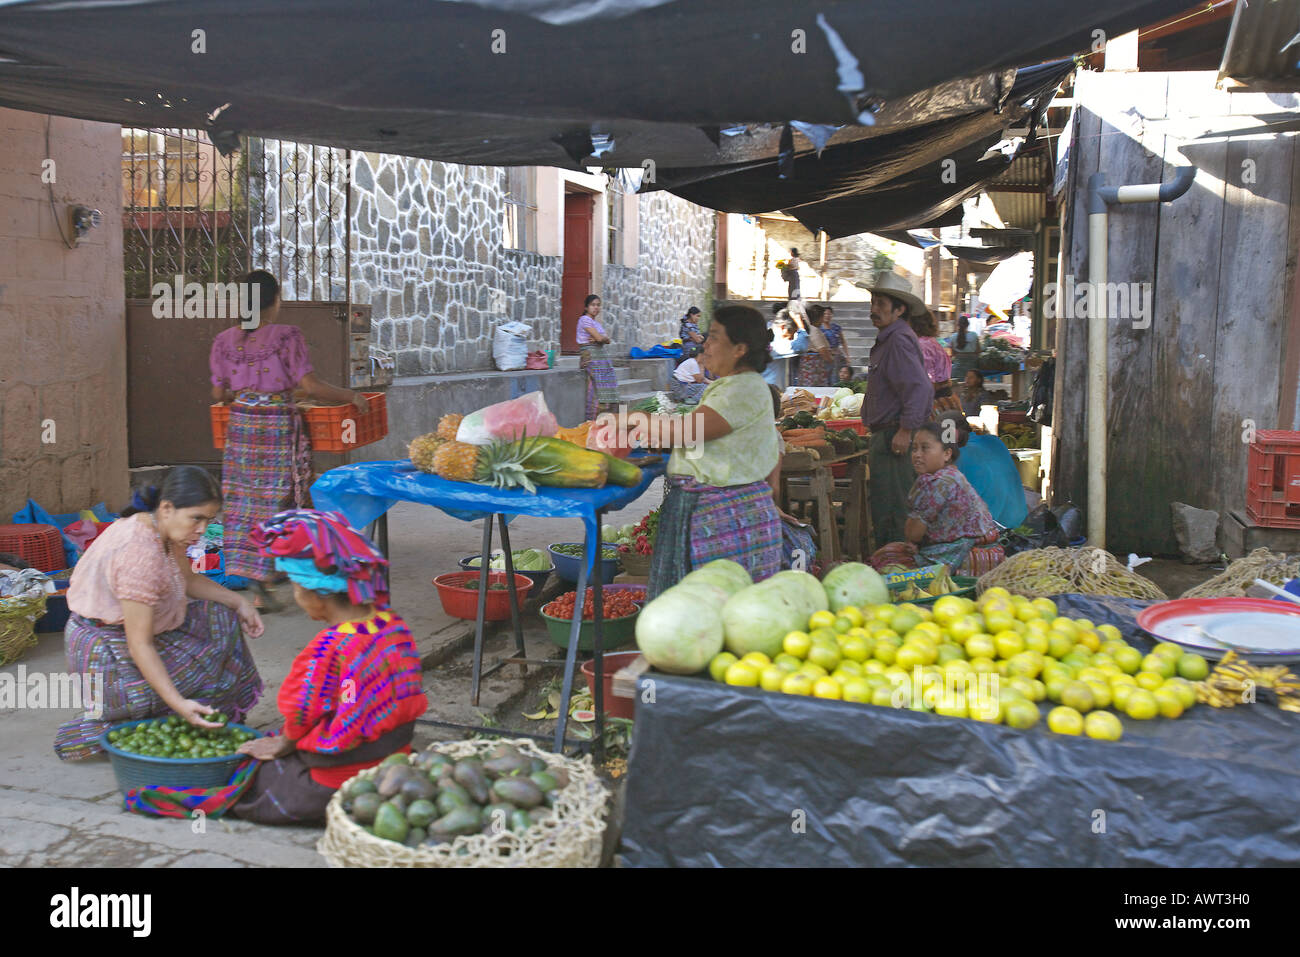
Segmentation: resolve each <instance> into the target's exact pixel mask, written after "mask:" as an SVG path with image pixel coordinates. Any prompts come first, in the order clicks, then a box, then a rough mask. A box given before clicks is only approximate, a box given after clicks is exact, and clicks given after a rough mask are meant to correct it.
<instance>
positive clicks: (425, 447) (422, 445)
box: [406, 432, 445, 472]
mask: <svg viewBox="0 0 1300 957" xmlns="http://www.w3.org/2000/svg"><path fill="white" fill-rule="evenodd" d="M443 444H445V440H444V439H440V438H438V434H437V433H436V432H428V433H426V434H424V435H418V436H416V437H415V438H413V439H411V444H410V445H408V446H407V447H406V454H407V455H409V456H410V458H411V464H412V465H414V466H415V467H416V468H417V469H419V470H420V471H421V472H433V471H436V470H435V469H434V467H433V459H434V456H435V454H436V453H437V451H438V448H439V447H440V446H442V445H443Z"/></svg>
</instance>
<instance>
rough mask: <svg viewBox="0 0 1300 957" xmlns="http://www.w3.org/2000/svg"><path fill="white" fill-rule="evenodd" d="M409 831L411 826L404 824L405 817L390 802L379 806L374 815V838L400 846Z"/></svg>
mask: <svg viewBox="0 0 1300 957" xmlns="http://www.w3.org/2000/svg"><path fill="white" fill-rule="evenodd" d="M410 831H411V825H410V824H408V823H407V822H406V816H405V815H404V814H402V812H401V811H399V810H398V809H397V808H396V807H395V806H394V805H393V803H392V802H391V801H386V802H384V803H383V804H381V805H379V811H378V812H377V813H376V814H375V837H382V838H383V839H384V840H386V841H396V842H397V843H398V844H400V843H402V842H403V841H405V840H406V835H407V834H409V833H410Z"/></svg>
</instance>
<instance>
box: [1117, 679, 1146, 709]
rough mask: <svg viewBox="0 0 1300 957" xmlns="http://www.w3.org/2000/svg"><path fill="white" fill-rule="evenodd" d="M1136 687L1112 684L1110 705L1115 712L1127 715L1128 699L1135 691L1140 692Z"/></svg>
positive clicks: (1133, 685)
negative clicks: (1113, 707)
mask: <svg viewBox="0 0 1300 957" xmlns="http://www.w3.org/2000/svg"><path fill="white" fill-rule="evenodd" d="M1140 690H1141V689H1140V688H1138V686H1137V685H1135V684H1132V685H1127V684H1113V685H1111V686H1110V703H1111V704H1112V705H1114V706H1115V708H1116V710H1119V711H1123V712H1124V713H1125V714H1127V713H1128V699H1129V696H1130V695H1132V694H1133V692H1135V691H1140Z"/></svg>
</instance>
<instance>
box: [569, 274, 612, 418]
mask: <svg viewBox="0 0 1300 957" xmlns="http://www.w3.org/2000/svg"><path fill="white" fill-rule="evenodd" d="M600 306H601V303H600V296H588V297H587V298H586V300H585V301H584V302H583V309H584V310H585V311H584V312H583V314H582V316H581V317H580V318H579V319H578V333H577V336H576V337H575V338H577V340H578V354H579V356H581V359H580V362H579V364H580V366H581V368H582V369H583V370H584V371H586V373H587V409H586V412H587V418H588V420H591V419H594V418H595V417H596V414H597V413H599V412H601V411H603V410H606V409H608V408H609V407H610V406H612V405H614V404H615V403H617V402H618V377H617V376H616V375H615V374H614V363H612V362H610V361H609V360H608V359H605V358H603V350H604V348H605V346H607V345H609V343H610V338H609V336H608V335H607V334H606V332H605V327H604V326H602V325H601V324H600V320H599V319H598V318H597V317H598V316H599V315H600Z"/></svg>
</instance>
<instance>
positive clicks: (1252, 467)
mask: <svg viewBox="0 0 1300 957" xmlns="http://www.w3.org/2000/svg"><path fill="white" fill-rule="evenodd" d="M1246 516H1247V517H1248V518H1249V519H1250V520H1251V521H1252V522H1254V523H1255V524H1256V525H1260V526H1262V527H1264V528H1300V432H1286V431H1282V430H1278V429H1261V430H1260V431H1258V432H1256V433H1255V441H1254V442H1252V443H1251V445H1250V450H1249V451H1248V453H1247V455H1246Z"/></svg>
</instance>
